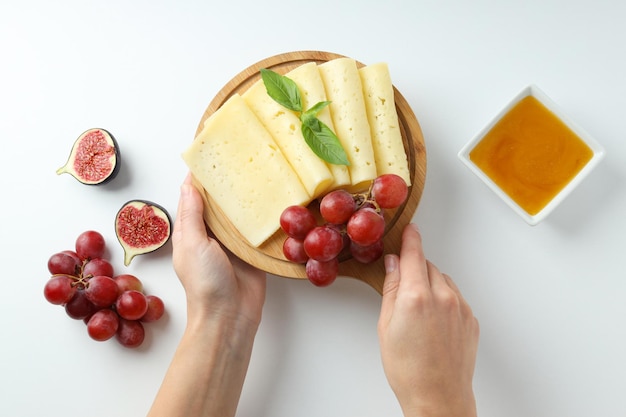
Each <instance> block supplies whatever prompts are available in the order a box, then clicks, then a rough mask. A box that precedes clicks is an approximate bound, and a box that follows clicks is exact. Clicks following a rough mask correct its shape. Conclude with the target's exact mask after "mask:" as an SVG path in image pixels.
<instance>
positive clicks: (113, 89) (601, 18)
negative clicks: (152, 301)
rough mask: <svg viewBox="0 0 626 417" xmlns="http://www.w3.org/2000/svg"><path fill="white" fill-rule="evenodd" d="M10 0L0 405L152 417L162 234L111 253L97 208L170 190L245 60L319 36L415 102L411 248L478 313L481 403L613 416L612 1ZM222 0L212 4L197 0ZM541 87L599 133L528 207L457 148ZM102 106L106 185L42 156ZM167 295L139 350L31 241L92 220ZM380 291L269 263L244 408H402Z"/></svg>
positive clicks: (173, 319)
mask: <svg viewBox="0 0 626 417" xmlns="http://www.w3.org/2000/svg"><path fill="white" fill-rule="evenodd" d="M240 3H242V2H236V1H232V2H208V1H205V2H201V1H197V2H191V1H187V2H183V1H134V2H129V1H109V2H89V1H78V0H77V1H58V2H47V1H20V2H18V1H8V2H7V1H5V2H3V3H2V5H0V54H1V64H0V134H1V136H2V144H3V146H2V151H1V152H0V160H1V165H0V166H2V168H3V173H4V175H3V176H2V179H1V180H0V181H2V190H3V193H4V197H3V202H2V204H1V210H2V211H1V214H2V219H3V220H4V225H3V227H2V232H1V233H2V241H1V244H2V250H1V251H0V253H1V257H2V258H1V261H2V266H3V270H2V275H3V277H2V283H3V285H2V288H1V291H0V303H1V306H2V314H0V328H1V329H2V343H1V345H0V346H1V347H0V358H2V359H1V361H0V378H1V379H0V383H1V387H0V388H1V389H0V392H1V393H2V394H1V397H2V398H1V399H0V415H2V416H41V415H55V416H56V415H64V416H82V415H84V414H85V413H87V414H89V415H91V416H110V415H114V416H119V417H124V416H137V415H144V414H145V413H146V412H147V410H148V408H149V406H150V404H151V402H152V399H153V397H154V394H155V392H156V390H157V388H158V386H159V384H160V382H161V378H162V376H163V374H164V372H165V369H166V367H167V366H168V364H169V360H170V357H171V355H172V353H173V351H174V349H175V347H176V344H177V341H178V337H179V336H180V335H181V332H182V329H183V326H184V311H185V306H184V296H183V292H182V289H181V287H180V285H179V283H178V280H177V278H176V277H175V275H174V273H173V271H172V268H171V259H170V251H171V246H168V247H167V248H165V249H164V250H163V251H161V252H158V253H157V254H154V255H147V256H145V257H142V258H136V259H135V260H134V261H133V263H132V265H131V266H130V267H129V268H124V267H123V266H122V254H121V251H120V248H119V247H118V246H117V242H116V241H115V236H114V234H113V224H112V222H113V217H114V214H115V212H116V211H117V209H118V208H119V206H120V205H121V204H122V203H123V202H125V201H126V200H129V199H131V198H145V199H151V200H154V201H155V202H158V203H160V204H162V205H163V206H165V207H166V208H167V209H168V210H170V211H171V212H172V214H174V213H175V211H176V204H177V199H178V186H179V184H180V182H181V181H182V179H183V177H184V175H185V173H186V168H185V166H184V164H183V163H182V160H181V158H180V156H179V155H180V153H181V152H182V150H183V149H184V148H185V147H186V145H187V144H188V143H189V142H190V141H191V139H192V137H193V134H194V131H195V128H196V126H197V123H198V121H199V118H200V116H201V115H202V113H203V111H204V109H205V108H206V106H207V105H208V103H209V102H210V100H211V99H212V98H213V96H214V95H215V94H216V93H217V92H218V90H219V89H220V88H221V87H222V86H223V85H224V84H225V83H226V82H227V81H228V80H229V79H230V78H231V77H232V76H234V75H235V74H236V73H238V72H239V71H240V70H242V69H243V68H245V67H247V66H248V65H249V64H251V63H254V62H256V61H258V60H260V59H262V58H265V57H267V56H270V55H274V54H276V53H281V52H287V51H292V50H303V49H318V50H327V51H332V52H337V53H342V54H345V55H349V56H352V57H354V58H356V59H358V60H360V61H362V62H366V63H370V62H376V61H386V62H388V63H389V66H390V69H391V72H392V78H393V80H394V83H395V85H396V86H397V87H398V88H399V90H400V91H401V92H402V93H403V95H404V96H405V97H406V98H407V100H408V101H409V103H410V104H411V106H412V108H413V110H414V112H415V113H416V115H417V117H418V119H419V120H420V123H421V126H422V129H423V132H424V136H425V139H426V145H427V152H428V174H427V182H426V189H425V192H424V195H423V198H422V202H421V204H420V206H419V208H418V212H417V214H416V216H415V219H416V221H417V222H418V223H419V225H420V227H421V229H422V232H423V235H424V239H425V247H426V252H427V255H428V256H429V257H430V258H431V259H432V260H433V261H434V262H435V263H436V264H438V265H439V266H440V267H441V269H442V270H444V271H445V272H447V273H450V274H451V275H452V277H453V278H455V279H456V281H457V282H458V284H459V286H460V287H461V289H462V290H463V291H464V293H465V295H466V297H467V299H468V300H469V302H470V303H471V305H472V306H473V308H474V310H475V313H476V315H477V317H478V318H479V320H480V322H481V330H482V335H481V342H480V350H479V357H478V363H477V369H476V377H475V390H476V395H477V399H478V407H479V413H480V415H482V416H493V417H501V416H507V417H528V416H534V417H554V416H568V417H579V416H580V417H583V416H585V417H586V416H590V415H596V416H605V417H609V416H623V415H625V414H626V405H625V404H624V402H623V400H622V398H623V390H624V375H626V358H625V357H624V345H625V343H626V326H625V325H624V319H625V318H626V303H625V302H624V294H625V292H626V279H625V278H626V276H625V275H626V274H625V273H624V263H623V262H624V261H623V259H624V256H623V253H624V236H625V234H626V219H625V214H626V195H625V191H626V187H625V186H624V179H625V177H626V141H625V140H624V124H623V121H624V114H625V110H626V79H625V74H626V55H624V53H623V51H624V40H625V39H626V26H624V21H625V20H626V3H623V2H620V1H617V0H615V1H597V0H595V1H576V2H572V1H545V0H541V1H526V2H517V3H516V4H514V3H513V2H501V1H484V0H483V1H471V2H465V1H458V2H448V1H417V0H406V1H385V2H383V1H377V2H373V1H350V2H348V1H346V2H336V1H335V0H332V1H331V0H320V1H317V2H301V5H299V4H296V2H275V1H272V0H270V1H267V2H258V1H254V2H246V3H245V4H243V3H242V4H240ZM212 4H217V5H212ZM530 83H536V84H537V85H540V86H541V87H542V89H543V90H544V91H545V92H546V93H547V94H548V95H549V96H550V97H551V98H552V99H553V100H554V101H555V102H557V103H558V104H559V105H560V106H561V107H562V109H563V111H564V112H566V113H567V114H568V115H569V116H570V117H571V118H572V119H573V120H575V121H576V122H577V123H578V124H580V125H581V126H582V127H584V128H585V129H586V130H587V131H589V133H590V134H591V135H593V136H594V137H595V138H596V139H597V140H598V141H599V142H600V143H601V144H602V145H603V146H604V147H605V148H606V151H607V154H606V158H605V159H604V160H603V161H602V164H601V165H600V166H599V167H598V168H597V169H596V170H595V171H594V172H593V173H592V174H591V175H590V176H589V178H587V179H586V180H585V182H584V183H583V184H581V186H580V187H579V188H578V189H576V190H575V191H574V192H573V193H572V194H571V195H570V196H569V197H568V199H567V200H566V201H564V202H563V204H562V205H561V206H560V207H559V208H558V209H557V210H556V211H555V212H553V213H552V214H551V216H550V217H549V218H548V219H547V220H546V221H545V222H543V223H541V224H540V225H538V226H535V227H531V226H528V225H527V224H526V223H524V221H523V220H522V219H520V218H519V217H518V216H517V215H516V214H515V213H513V212H512V211H511V210H510V209H509V208H508V207H507V206H506V205H505V204H504V203H503V202H502V201H500V200H499V199H498V197H497V196H496V195H494V194H493V193H492V192H491V191H490V190H489V189H488V188H487V187H486V186H485V185H484V184H483V183H482V182H481V181H480V180H479V179H478V178H476V177H475V176H474V175H473V174H471V172H469V171H468V170H467V168H466V167H464V166H463V164H462V163H460V162H459V160H458V159H457V157H456V154H457V152H458V150H459V149H460V148H461V147H462V146H463V144H465V143H466V142H467V141H468V140H469V139H470V138H472V137H473V136H474V135H475V134H476V133H477V132H478V131H479V130H480V129H481V128H482V127H483V126H484V125H485V124H486V123H488V121H489V120H491V118H492V117H493V116H494V115H495V114H496V113H497V112H498V111H499V110H500V109H501V108H502V106H504V105H506V103H507V102H508V101H509V100H510V99H511V98H512V97H513V96H514V94H516V93H517V92H518V91H519V90H520V89H521V88H522V87H524V86H525V85H528V84H530ZM98 126H99V127H104V128H107V129H109V130H110V131H111V132H113V134H114V135H116V137H117V138H118V140H119V143H120V146H121V149H122V152H123V158H124V163H123V166H122V172H121V173H120V177H119V178H118V179H117V180H116V181H115V182H114V183H113V184H111V186H108V187H102V188H93V187H87V186H84V185H81V184H79V183H78V182H76V181H75V180H74V179H73V178H71V177H69V176H57V175H56V174H55V170H56V168H58V167H59V166H61V165H62V164H63V163H64V161H65V158H66V157H67V155H68V153H69V150H70V146H71V144H72V142H73V140H74V138H75V137H76V136H77V135H78V134H80V133H81V132H82V131H83V130H84V129H86V128H90V127H98ZM92 228H93V229H96V230H100V231H101V232H103V234H104V235H105V236H106V238H107V240H108V241H109V246H110V254H111V258H112V261H113V263H114V264H115V265H116V268H117V269H118V270H120V271H128V272H131V273H135V274H136V275H138V276H139V277H140V278H142V279H143V280H144V282H145V285H146V287H147V289H148V290H149V291H151V292H153V293H155V294H157V295H161V296H162V297H163V299H164V300H165V302H166V303H167V308H168V311H169V314H168V316H167V318H165V319H164V320H163V321H162V322H160V323H158V324H157V323H154V324H153V325H151V326H149V327H148V340H147V342H146V343H145V346H143V347H142V348H140V349H139V350H137V351H132V350H125V349H123V348H121V347H118V346H117V345H116V344H115V343H114V342H112V341H111V342H104V343H98V342H94V341H92V340H90V339H89V337H88V336H87V334H86V332H85V329H84V325H83V324H82V323H81V322H76V321H73V320H71V319H69V318H68V317H66V316H65V313H64V312H63V311H62V309H61V308H59V307H56V306H52V305H49V304H47V303H46V302H45V300H44V299H43V296H42V288H43V285H44V283H45V280H46V279H47V275H48V273H47V270H46V261H47V258H48V256H49V255H51V254H52V253H54V252H55V251H58V250H62V249H68V248H71V246H72V245H73V242H74V239H75V237H76V236H77V235H78V233H80V232H82V231H83V230H86V229H92ZM379 302H380V300H379V296H378V295H377V294H376V293H374V292H373V291H372V290H370V289H369V288H367V287H366V286H365V285H363V284H361V283H359V282H357V281H354V280H345V279H344V280H339V281H338V282H337V283H336V284H335V285H333V286H332V287H330V288H326V289H318V288H313V287H312V286H310V285H308V284H307V283H306V282H303V281H290V280H284V279H279V278H276V277H271V279H270V280H269V288H268V297H267V304H266V308H265V312H264V321H263V324H262V327H261V329H260V332H259V335H258V339H257V344H256V349H255V351H254V355H253V358H252V363H251V367H250V372H249V376H248V379H247V382H246V386H245V389H244V393H243V396H242V399H241V404H240V408H239V415H240V416H249V415H254V416H272V417H280V416H294V415H297V416H299V417H307V416H361V417H366V416H382V415H384V416H393V415H400V411H399V408H398V406H397V405H396V402H395V399H394V397H393V394H392V393H391V391H390V389H389V388H388V386H387V383H386V380H385V378H384V374H383V371H382V367H381V364H380V360H379V352H378V341H377V336H376V320H377V317H378V309H379Z"/></svg>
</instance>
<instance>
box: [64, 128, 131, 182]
mask: <svg viewBox="0 0 626 417" xmlns="http://www.w3.org/2000/svg"><path fill="white" fill-rule="evenodd" d="M96 131H100V132H102V133H103V134H104V135H105V138H107V139H109V140H107V143H108V144H109V145H111V146H112V148H113V156H112V158H111V162H112V165H113V169H112V170H111V171H110V172H109V173H108V174H106V175H104V176H103V178H102V179H99V180H89V179H87V178H84V176H82V175H81V174H80V173H79V172H77V170H76V169H75V168H74V161H75V158H76V153H77V150H78V148H79V147H80V145H81V141H82V140H84V138H85V137H86V136H88V135H89V134H90V133H92V132H96ZM121 162H122V159H121V152H120V147H119V145H118V142H117V139H115V137H114V136H113V135H112V134H111V132H109V131H108V130H106V129H101V128H92V129H87V130H86V131H84V132H83V133H81V134H80V135H79V136H78V138H77V139H76V140H75V141H74V144H73V145H72V149H71V151H70V155H69V157H68V158H67V161H66V162H65V165H63V166H62V167H61V168H59V169H57V171H56V173H57V174H58V175H61V174H70V175H71V176H73V177H74V178H76V180H77V181H79V182H80V183H81V184H85V185H104V184H107V183H109V182H110V181H111V180H113V179H114V178H115V177H116V176H117V174H118V173H119V171H120V167H121V166H122V164H121Z"/></svg>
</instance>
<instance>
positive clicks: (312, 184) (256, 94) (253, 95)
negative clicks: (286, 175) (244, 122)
mask: <svg viewBox="0 0 626 417" xmlns="http://www.w3.org/2000/svg"><path fill="white" fill-rule="evenodd" d="M242 97H243V99H244V100H245V101H246V103H247V104H248V106H249V107H250V109H252V111H253V112H254V113H255V114H256V116H257V117H258V118H259V120H260V121H261V123H263V125H264V126H265V128H266V129H267V131H268V132H270V134H271V135H272V137H273V138H274V140H275V141H276V143H277V144H278V146H279V147H280V150H281V151H282V152H283V154H284V155H285V157H286V158H287V161H289V163H290V164H291V166H292V167H293V169H294V171H295V172H296V173H297V175H298V177H299V178H300V181H301V182H302V184H304V188H305V189H306V191H307V192H308V193H309V196H310V197H312V198H315V197H317V196H318V195H320V194H321V193H322V192H323V191H324V190H326V189H327V188H328V186H329V185H330V184H331V183H332V182H333V175H332V173H331V172H330V170H329V169H328V166H327V164H326V162H324V161H323V160H322V159H320V158H319V157H318V156H317V155H315V153H313V151H312V150H311V148H310V147H309V145H307V143H306V142H305V141H304V137H303V136H302V130H301V122H300V119H299V117H298V115H296V113H294V112H292V111H291V110H288V109H286V108H284V107H283V106H282V105H280V104H278V103H277V102H275V101H274V100H273V99H272V98H271V97H270V96H269V95H268V94H267V90H266V88H265V85H264V84H263V80H259V81H257V82H256V83H254V84H253V85H252V87H250V88H249V89H248V91H246V92H245V93H243V94H242Z"/></svg>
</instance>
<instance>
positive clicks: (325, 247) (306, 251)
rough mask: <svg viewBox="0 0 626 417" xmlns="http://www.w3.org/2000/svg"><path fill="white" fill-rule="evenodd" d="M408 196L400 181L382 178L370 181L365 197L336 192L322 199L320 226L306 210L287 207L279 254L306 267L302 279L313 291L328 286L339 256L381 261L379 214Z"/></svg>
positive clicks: (382, 230) (381, 219)
mask: <svg viewBox="0 0 626 417" xmlns="http://www.w3.org/2000/svg"><path fill="white" fill-rule="evenodd" d="M407 195H408V186H407V184H406V182H405V181H404V179H402V177H400V176H398V175H395V174H383V175H381V176H379V177H377V178H376V179H374V180H373V181H372V183H371V186H370V187H369V189H368V190H367V192H366V193H355V194H353V193H350V192H348V191H346V190H343V189H338V190H334V191H331V192H329V193H328V194H326V195H325V196H324V197H323V198H322V199H321V201H320V205H319V212H320V215H321V217H322V220H323V224H318V221H317V219H316V217H315V215H314V213H313V212H312V211H311V210H310V209H309V208H307V207H303V206H297V205H296V206H289V207H287V208H286V209H285V210H284V211H283V213H282V214H281V217H280V226H281V228H282V230H283V231H284V232H285V233H286V234H287V238H286V239H285V241H284V243H283V254H284V255H285V258H287V260H289V261H291V262H295V263H300V264H305V265H306V267H305V268H306V276H307V278H308V279H309V280H310V281H311V282H312V283H313V284H314V285H317V286H320V287H323V286H327V285H330V284H331V283H332V282H334V281H335V278H336V277H337V274H338V271H339V258H340V257H342V255H343V254H347V255H350V256H351V257H352V258H354V259H355V260H357V261H358V262H361V263H364V264H368V263H371V262H374V261H376V260H378V259H379V258H380V257H381V256H382V254H383V249H384V248H383V235H384V234H385V218H384V215H383V210H384V209H394V208H397V207H399V206H401V205H402V204H403V203H404V201H405V200H406V198H407Z"/></svg>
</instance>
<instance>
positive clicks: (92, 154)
mask: <svg viewBox="0 0 626 417" xmlns="http://www.w3.org/2000/svg"><path fill="white" fill-rule="evenodd" d="M120 162H121V160H120V150H119V147H118V145H117V141H116V140H115V138H114V137H113V135H111V133H110V132H108V131H106V130H104V129H98V128H95V129H89V130H86V131H85V132H83V133H81V135H80V136H79V137H78V139H76V141H75V142H74V146H72V151H71V152H70V156H69V158H68V159H67V162H66V163H65V165H63V166H62V167H61V168H59V169H57V171H56V172H57V174H59V175H60V174H70V175H72V176H73V177H74V178H76V179H77V180H78V181H80V182H82V183H83V184H87V185H100V184H105V183H107V182H109V181H111V180H112V179H113V178H115V176H116V175H117V173H118V172H119V170H120V165H121V164H120Z"/></svg>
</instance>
